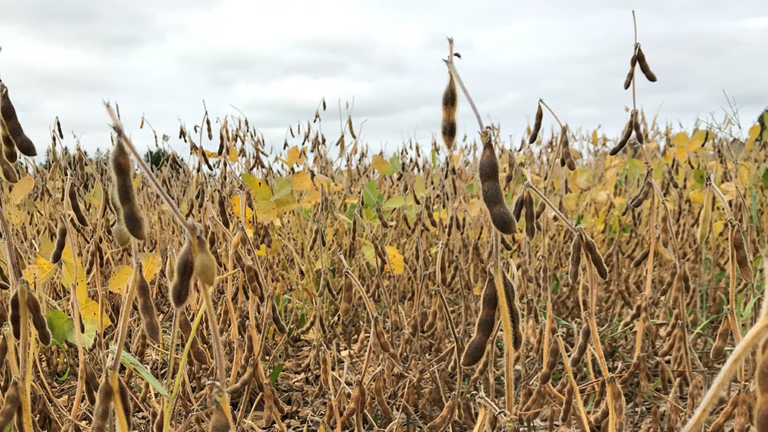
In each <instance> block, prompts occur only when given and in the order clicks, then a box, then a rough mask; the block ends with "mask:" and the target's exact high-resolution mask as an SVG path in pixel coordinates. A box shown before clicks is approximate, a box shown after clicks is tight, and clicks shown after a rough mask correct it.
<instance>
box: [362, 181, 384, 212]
mask: <svg viewBox="0 0 768 432" xmlns="http://www.w3.org/2000/svg"><path fill="white" fill-rule="evenodd" d="M382 199H384V195H383V194H381V193H379V189H378V188H377V187H376V180H371V181H369V182H368V183H366V185H365V189H364V190H363V201H364V204H363V207H365V208H369V209H372V208H376V200H382Z"/></svg>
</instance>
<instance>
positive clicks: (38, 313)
mask: <svg viewBox="0 0 768 432" xmlns="http://www.w3.org/2000/svg"><path fill="white" fill-rule="evenodd" d="M19 283H23V284H26V283H27V281H26V279H21V280H20V281H19ZM27 290H29V286H27ZM27 311H28V312H29V317H30V318H31V319H32V325H34V326H35V330H37V338H38V339H39V340H40V343H41V344H43V345H45V346H48V345H50V343H51V332H49V331H48V324H47V323H46V322H45V315H43V310H42V308H40V302H39V301H38V300H37V297H35V294H34V293H33V292H31V291H27Z"/></svg>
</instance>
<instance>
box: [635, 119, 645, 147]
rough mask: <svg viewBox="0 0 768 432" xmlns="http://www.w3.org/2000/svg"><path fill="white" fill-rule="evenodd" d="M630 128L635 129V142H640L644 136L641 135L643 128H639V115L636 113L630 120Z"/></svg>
mask: <svg viewBox="0 0 768 432" xmlns="http://www.w3.org/2000/svg"><path fill="white" fill-rule="evenodd" d="M632 129H634V130H635V139H637V142H639V143H640V144H642V143H643V142H644V139H645V137H644V136H643V130H642V129H641V128H640V116H639V115H637V114H635V115H634V120H633V121H632Z"/></svg>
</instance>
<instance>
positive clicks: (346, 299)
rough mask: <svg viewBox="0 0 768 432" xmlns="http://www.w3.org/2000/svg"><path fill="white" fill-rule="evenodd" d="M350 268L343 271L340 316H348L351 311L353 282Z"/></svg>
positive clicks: (353, 290) (353, 291)
mask: <svg viewBox="0 0 768 432" xmlns="http://www.w3.org/2000/svg"><path fill="white" fill-rule="evenodd" d="M350 272H351V270H349V269H347V270H345V271H344V286H343V288H342V291H341V306H340V307H339V314H341V316H342V317H345V316H348V315H349V313H350V312H352V298H353V297H354V294H355V283H354V282H353V281H352V277H351V276H350V274H349V273H350Z"/></svg>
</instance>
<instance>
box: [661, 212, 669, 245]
mask: <svg viewBox="0 0 768 432" xmlns="http://www.w3.org/2000/svg"><path fill="white" fill-rule="evenodd" d="M659 232H660V237H659V239H660V240H661V245H662V246H664V248H669V218H668V217H667V212H666V211H664V210H662V212H661V229H660V230H659Z"/></svg>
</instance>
